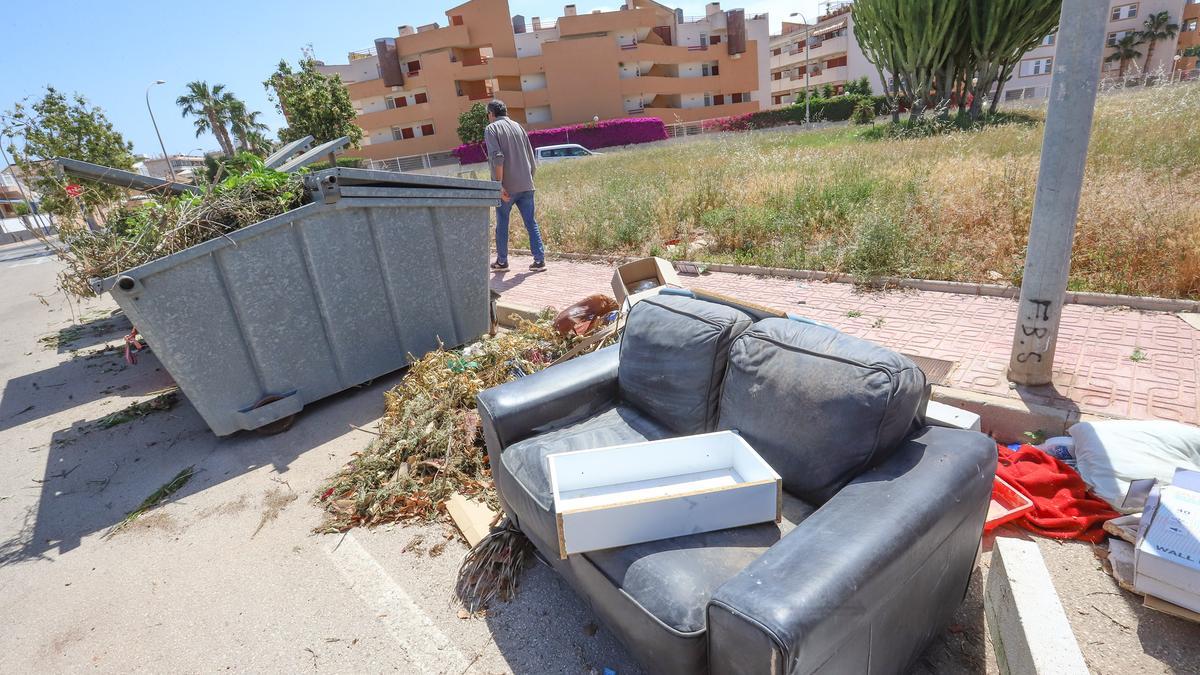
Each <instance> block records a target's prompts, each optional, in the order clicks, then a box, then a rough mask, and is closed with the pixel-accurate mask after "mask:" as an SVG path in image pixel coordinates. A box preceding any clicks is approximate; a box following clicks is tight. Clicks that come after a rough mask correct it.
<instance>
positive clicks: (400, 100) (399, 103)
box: [396, 96, 408, 108]
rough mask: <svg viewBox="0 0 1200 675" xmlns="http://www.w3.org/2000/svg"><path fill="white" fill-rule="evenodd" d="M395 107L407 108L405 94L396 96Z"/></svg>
mask: <svg viewBox="0 0 1200 675" xmlns="http://www.w3.org/2000/svg"><path fill="white" fill-rule="evenodd" d="M396 107H397V108H407V107H408V97H407V96H397V97H396Z"/></svg>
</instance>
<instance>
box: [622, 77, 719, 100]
mask: <svg viewBox="0 0 1200 675" xmlns="http://www.w3.org/2000/svg"><path fill="white" fill-rule="evenodd" d="M620 82H621V93H622V94H623V95H626V96H630V95H633V94H656V95H658V94H663V95H672V94H695V93H703V92H705V91H713V90H714V89H716V88H717V87H716V83H717V82H719V80H717V79H713V78H712V77H654V76H650V75H643V76H642V77H631V78H628V79H625V80H621V81H620Z"/></svg>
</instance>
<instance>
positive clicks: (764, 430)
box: [718, 319, 926, 504]
mask: <svg viewBox="0 0 1200 675" xmlns="http://www.w3.org/2000/svg"><path fill="white" fill-rule="evenodd" d="M925 396H926V394H925V374H924V373H922V372H921V369H920V368H918V367H917V366H916V365H915V364H914V363H913V362H912V361H910V360H908V359H907V358H905V357H903V356H901V355H900V354H897V353H895V352H893V351H891V350H888V349H885V348H883V347H880V346H878V345H876V344H873V343H871V342H867V341H866V340H862V339H859V338H856V337H853V336H851V335H846V334H845V333H842V332H840V331H838V330H836V329H834V328H830V327H828V326H822V325H816V324H811V323H801V322H799V321H792V320H788V319H763V320H762V321H759V322H758V323H755V324H754V325H753V326H751V327H750V328H748V329H747V330H746V331H745V332H743V333H742V334H741V335H740V336H738V338H737V339H736V340H734V342H733V346H732V348H731V349H730V355H729V367H728V371H727V372H726V375H725V383H724V385H723V389H722V393H721V401H720V420H719V423H718V428H719V429H733V430H736V431H738V432H739V433H740V434H741V435H742V437H743V438H745V439H746V441H747V442H748V443H749V444H750V445H751V447H753V448H754V449H755V450H757V451H758V453H759V454H760V455H762V457H763V459H765V460H766V461H767V463H768V464H770V465H771V466H772V467H773V468H774V469H775V471H776V473H778V474H779V475H780V476H781V477H782V478H783V487H784V489H785V490H787V491H788V492H789V493H791V494H792V495H794V496H797V497H799V498H801V499H803V500H805V501H807V502H810V503H816V504H820V503H824V502H825V501H827V500H828V499H829V498H830V497H832V496H833V495H834V494H835V493H836V492H837V491H838V490H840V489H841V488H842V487H843V486H845V485H846V483H848V482H849V481H850V480H851V479H852V478H854V477H855V476H857V475H858V474H859V473H861V472H862V471H863V470H864V469H866V468H867V467H869V466H871V465H873V464H874V463H876V462H878V461H880V460H882V459H883V458H885V457H886V456H888V455H889V454H890V453H891V452H892V451H893V450H894V449H895V448H896V447H897V446H898V445H899V444H900V442H901V441H902V440H903V439H904V438H905V437H907V436H908V435H909V434H910V433H911V431H912V430H913V427H914V425H915V422H916V421H917V418H918V416H919V415H920V412H919V411H921V410H923V409H924V399H925Z"/></svg>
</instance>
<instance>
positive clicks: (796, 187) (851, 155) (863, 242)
mask: <svg viewBox="0 0 1200 675" xmlns="http://www.w3.org/2000/svg"><path fill="white" fill-rule="evenodd" d="M1040 115H1041V113H1040V112H1038V111H1036V110H1035V111H1034V121H1033V122H1028V121H1027V122H1024V123H1021V122H1013V123H1008V124H1001V125H997V126H990V127H987V128H985V129H983V130H980V131H955V132H951V133H947V134H943V135H936V136H932V137H926V138H914V139H910V140H905V139H884V140H875V139H874V138H873V137H881V136H883V135H882V134H879V133H877V132H876V133H874V134H871V133H868V132H866V131H865V129H866V128H864V127H841V128H835V129H828V130H824V131H817V132H812V133H797V132H795V131H778V132H753V133H735V134H721V135H714V136H712V137H705V138H702V139H699V140H692V141H690V142H679V143H665V144H659V145H656V146H654V147H649V148H640V149H631V150H626V151H620V152H613V153H611V154H608V155H606V156H604V157H597V158H595V159H589V160H586V161H577V162H561V163H558V164H554V165H549V166H546V167H545V168H544V169H543V170H542V171H540V172H539V173H538V197H539V199H538V208H539V217H538V220H539V221H540V223H541V225H542V231H543V236H544V237H545V239H546V241H547V245H548V247H549V248H550V249H551V250H552V251H560V252H583V253H606V254H611V253H624V254H655V255H664V256H666V257H670V258H676V259H689V260H708V261H718V262H737V263H744V264H754V265H766V266H773V267H788V268H795V269H813V270H824V271H829V272H845V273H850V274H853V275H857V276H860V277H863V278H867V277H874V276H883V275H894V276H903V277H917V278H929V279H949V280H957V281H979V282H990V283H1005V282H1009V283H1013V284H1019V283H1020V279H1021V274H1022V266H1023V264H1024V256H1025V244H1026V240H1027V238H1028V233H1029V221H1030V216H1031V212H1032V209H1033V196H1034V189H1035V186H1036V183H1037V172H1038V161H1039V153H1040V151H1041V140H1042V130H1043V129H1042V124H1041V123H1040ZM1198 115H1200V85H1177V86H1170V87H1159V88H1156V89H1151V90H1145V91H1139V92H1136V93H1122V94H1111V95H1105V96H1102V97H1101V99H1100V101H1099V103H1098V105H1097V110H1096V121H1095V126H1094V129H1093V134H1092V141H1091V147H1090V153H1089V158H1088V169H1087V175H1086V179H1085V184H1084V188H1083V197H1082V201H1081V203H1080V210H1079V222H1078V227H1077V230H1076V236H1075V246H1074V259H1073V262H1072V269H1071V282H1070V287H1071V289H1072V290H1089V291H1101V292H1110V293H1129V294H1136V295H1157V296H1167V297H1190V298H1200V170H1198V169H1200V128H1198V127H1197V124H1198V121H1200V117H1198ZM515 231H517V232H523V229H522V228H521V227H519V226H518V227H516V228H515Z"/></svg>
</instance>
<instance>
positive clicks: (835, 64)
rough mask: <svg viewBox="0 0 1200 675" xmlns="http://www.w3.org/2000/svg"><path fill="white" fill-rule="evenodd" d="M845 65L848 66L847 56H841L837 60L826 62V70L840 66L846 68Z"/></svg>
mask: <svg viewBox="0 0 1200 675" xmlns="http://www.w3.org/2000/svg"><path fill="white" fill-rule="evenodd" d="M844 65H846V57H845V56H839V57H837V58H836V59H829V60H828V61H826V62H825V67H826V68H837V67H838V66H844Z"/></svg>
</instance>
